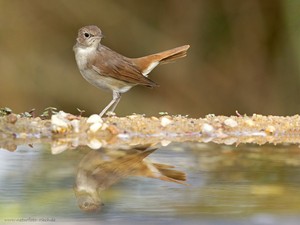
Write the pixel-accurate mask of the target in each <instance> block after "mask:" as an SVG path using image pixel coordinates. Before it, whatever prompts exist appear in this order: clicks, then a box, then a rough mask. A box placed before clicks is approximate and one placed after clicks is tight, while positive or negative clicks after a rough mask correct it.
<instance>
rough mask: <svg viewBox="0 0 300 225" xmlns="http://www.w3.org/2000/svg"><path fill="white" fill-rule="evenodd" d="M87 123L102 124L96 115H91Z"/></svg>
mask: <svg viewBox="0 0 300 225" xmlns="http://www.w3.org/2000/svg"><path fill="white" fill-rule="evenodd" d="M86 122H87V123H99V122H101V123H102V122H103V121H102V119H101V117H100V116H99V115H98V114H93V115H91V116H90V117H89V118H88V119H87V121H86Z"/></svg>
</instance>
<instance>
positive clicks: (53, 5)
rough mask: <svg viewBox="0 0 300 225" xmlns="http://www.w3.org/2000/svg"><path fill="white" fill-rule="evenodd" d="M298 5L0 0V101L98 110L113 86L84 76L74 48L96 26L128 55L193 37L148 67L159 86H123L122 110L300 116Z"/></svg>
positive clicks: (291, 1)
mask: <svg viewBox="0 0 300 225" xmlns="http://www.w3.org/2000/svg"><path fill="white" fill-rule="evenodd" d="M299 12H300V1H298V0H284V1H283V0H282V1H280V0H247V1H240V0H198V1H195V0H185V1H182V0H151V1H145V0H144V1H143V0H84V1H83V0H80V1H79V0H77V1H76V0H73V1H70V0H55V1H46V0H30V1H22V0H0V94H1V98H0V107H4V106H7V107H10V108H12V109H13V111H15V112H17V113H18V112H24V111H28V110H30V109H32V108H36V111H37V112H38V113H39V112H42V111H43V109H44V108H46V107H48V106H53V107H57V108H59V109H62V110H64V111H67V112H71V113H77V110H76V108H80V109H84V110H86V113H85V114H84V115H89V114H91V113H98V112H100V111H101V110H102V109H103V108H104V106H105V105H106V104H108V102H109V101H110V100H111V98H112V96H111V93H109V92H104V91H101V90H98V89H96V88H95V87H93V86H91V85H90V84H88V83H87V82H86V81H85V80H84V79H83V78H82V77H81V75H80V73H79V71H78V69H77V66H76V63H75V59H74V53H73V51H72V46H73V45H74V43H75V38H76V35H77V30H78V29H79V28H80V27H82V26H84V25H90V24H94V25H97V26H99V27H100V28H101V29H102V31H103V33H104V35H105V39H103V41H102V43H103V44H105V45H107V46H109V47H110V48H112V49H113V50H115V51H117V52H119V53H122V54H124V55H126V56H129V57H138V56H144V55H147V54H151V53H155V52H159V51H163V50H166V49H169V48H173V47H177V46H180V45H184V44H190V45H191V48H190V50H189V54H188V57H187V58H185V59H181V60H179V61H177V62H176V63H173V64H168V65H164V66H161V67H158V68H156V69H155V70H154V71H153V72H152V73H151V75H150V77H151V79H153V80H154V81H156V82H157V83H159V84H160V87H159V88H156V89H148V88H144V87H135V88H133V89H132V90H131V91H130V92H128V93H126V94H124V95H123V98H122V100H121V102H120V104H119V106H118V107H117V110H116V112H117V115H119V116H124V115H127V114H131V113H133V112H135V113H145V114H146V115H148V116H150V115H157V114H158V112H161V111H167V112H169V113H170V114H183V115H187V114H188V115H190V116H192V117H200V116H204V115H205V114H208V113H214V114H222V115H231V114H234V113H235V110H238V111H239V112H240V113H241V114H244V113H247V114H249V115H250V114H252V113H262V114H279V115H292V114H297V113H299V111H300V104H299V103H300V100H299V90H300V89H299V88H300V71H299V65H300V16H299Z"/></svg>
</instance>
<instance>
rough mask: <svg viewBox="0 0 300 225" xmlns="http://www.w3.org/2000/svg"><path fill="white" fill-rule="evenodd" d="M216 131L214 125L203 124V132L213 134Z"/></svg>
mask: <svg viewBox="0 0 300 225" xmlns="http://www.w3.org/2000/svg"><path fill="white" fill-rule="evenodd" d="M213 131H214V127H213V126H212V125H210V124H208V123H204V124H203V125H202V133H204V134H211V133H212V132H213Z"/></svg>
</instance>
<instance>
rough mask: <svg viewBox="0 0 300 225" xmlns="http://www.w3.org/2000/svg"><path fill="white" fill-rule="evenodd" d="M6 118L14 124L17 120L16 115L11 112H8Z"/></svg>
mask: <svg viewBox="0 0 300 225" xmlns="http://www.w3.org/2000/svg"><path fill="white" fill-rule="evenodd" d="M6 118H7V122H8V123H12V124H15V123H16V122H17V120H18V117H17V115H16V114H13V113H12V114H9V115H8V116H7V117H6Z"/></svg>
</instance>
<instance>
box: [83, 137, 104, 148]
mask: <svg viewBox="0 0 300 225" xmlns="http://www.w3.org/2000/svg"><path fill="white" fill-rule="evenodd" d="M87 146H89V147H90V148H91V149H94V150H97V149H99V148H101V147H102V143H101V142H100V141H99V140H97V139H95V138H93V139H91V140H90V141H89V142H88V143H87Z"/></svg>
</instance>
